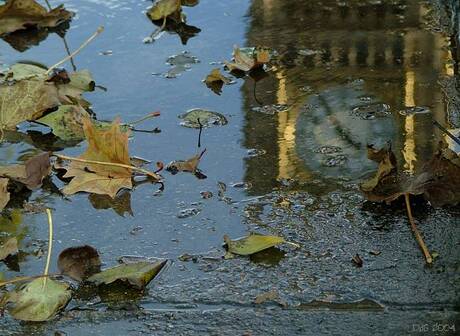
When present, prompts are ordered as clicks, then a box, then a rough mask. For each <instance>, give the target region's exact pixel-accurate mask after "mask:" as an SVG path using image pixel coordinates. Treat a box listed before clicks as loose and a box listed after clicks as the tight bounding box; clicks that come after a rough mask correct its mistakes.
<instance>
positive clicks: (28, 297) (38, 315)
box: [2, 278, 72, 322]
mask: <svg viewBox="0 0 460 336" xmlns="http://www.w3.org/2000/svg"><path fill="white" fill-rule="evenodd" d="M71 297H72V294H71V291H70V288H69V285H68V284H66V283H63V282H58V281H54V280H52V279H46V282H45V279H43V278H38V279H35V280H33V281H31V282H29V283H27V284H26V285H24V286H22V287H20V288H19V289H18V290H16V291H13V292H9V293H7V294H6V295H5V296H4V297H3V298H2V305H5V304H7V303H12V304H13V307H12V308H11V309H9V313H10V314H11V315H12V316H13V317H14V318H16V319H18V320H24V321H36V322H40V321H47V320H50V319H52V318H53V317H54V316H55V315H56V314H57V313H58V312H59V311H60V310H62V309H63V308H64V307H65V306H66V305H67V303H68V302H69V301H70V299H71Z"/></svg>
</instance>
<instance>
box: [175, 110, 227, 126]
mask: <svg viewBox="0 0 460 336" xmlns="http://www.w3.org/2000/svg"><path fill="white" fill-rule="evenodd" d="M179 118H180V119H183V120H184V121H182V122H181V123H180V124H181V126H184V127H190V128H200V127H210V126H223V125H227V124H228V120H227V118H226V117H225V116H224V115H223V114H221V113H218V112H214V111H208V110H203V109H200V108H194V109H191V110H188V111H187V112H186V113H185V114H182V115H180V116H179Z"/></svg>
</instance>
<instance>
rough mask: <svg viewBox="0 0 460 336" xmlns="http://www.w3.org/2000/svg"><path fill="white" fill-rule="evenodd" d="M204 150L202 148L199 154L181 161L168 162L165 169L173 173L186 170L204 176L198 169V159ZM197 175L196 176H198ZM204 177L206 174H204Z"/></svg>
mask: <svg viewBox="0 0 460 336" xmlns="http://www.w3.org/2000/svg"><path fill="white" fill-rule="evenodd" d="M205 152H206V149H205V150H203V151H202V152H201V153H200V154H197V155H195V156H193V157H191V158H190V159H188V160H185V161H182V160H179V161H173V162H170V163H169V164H168V165H167V166H166V170H167V171H169V172H170V173H171V174H173V175H175V174H177V173H179V172H188V173H192V174H195V175H197V173H198V174H200V176H204V175H203V174H202V173H201V171H200V170H199V169H198V165H199V164H200V160H201V158H202V157H203V154H204V153H205ZM200 176H197V177H200ZM204 178H206V176H204Z"/></svg>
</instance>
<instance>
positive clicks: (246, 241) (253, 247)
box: [224, 234, 285, 255]
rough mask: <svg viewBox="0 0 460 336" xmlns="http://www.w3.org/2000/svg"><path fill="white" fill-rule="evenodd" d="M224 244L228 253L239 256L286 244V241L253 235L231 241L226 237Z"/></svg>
mask: <svg viewBox="0 0 460 336" xmlns="http://www.w3.org/2000/svg"><path fill="white" fill-rule="evenodd" d="M224 242H225V243H226V244H227V248H228V252H230V253H234V254H239V255H250V254H254V253H257V252H260V251H262V250H265V249H268V248H270V247H273V246H276V245H278V244H281V243H284V242H285V240H284V238H282V237H278V236H264V235H259V234H251V235H249V236H247V237H244V238H240V239H237V240H231V239H230V238H229V237H228V236H227V235H225V236H224Z"/></svg>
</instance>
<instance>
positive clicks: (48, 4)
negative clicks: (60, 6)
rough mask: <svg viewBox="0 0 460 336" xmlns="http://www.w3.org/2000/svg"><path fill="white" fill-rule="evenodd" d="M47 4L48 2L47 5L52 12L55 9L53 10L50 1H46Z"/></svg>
mask: <svg viewBox="0 0 460 336" xmlns="http://www.w3.org/2000/svg"><path fill="white" fill-rule="evenodd" d="M45 2H46V5H47V6H48V9H49V10H52V9H53V8H51V5H50V3H49V2H48V0H45Z"/></svg>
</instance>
